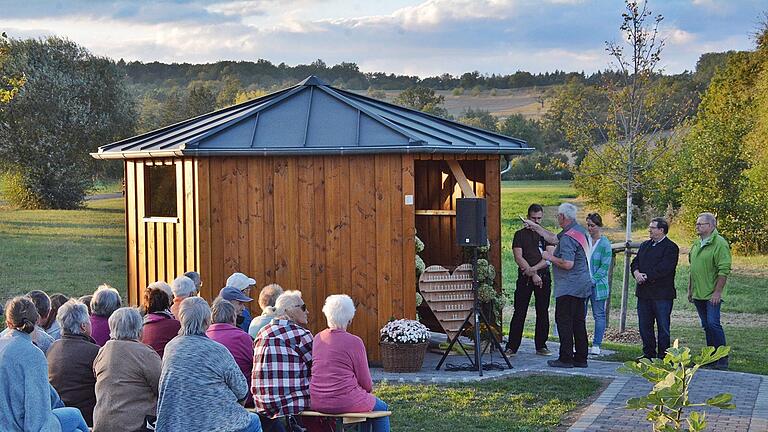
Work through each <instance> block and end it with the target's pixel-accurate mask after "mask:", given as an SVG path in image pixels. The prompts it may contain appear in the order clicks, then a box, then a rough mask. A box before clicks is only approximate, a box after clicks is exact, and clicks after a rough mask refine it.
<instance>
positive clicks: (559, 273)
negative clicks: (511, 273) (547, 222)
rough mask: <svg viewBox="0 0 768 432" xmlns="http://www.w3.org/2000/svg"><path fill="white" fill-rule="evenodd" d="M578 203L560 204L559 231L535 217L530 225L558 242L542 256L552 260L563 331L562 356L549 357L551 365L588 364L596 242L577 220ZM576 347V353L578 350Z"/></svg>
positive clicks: (557, 310) (558, 317) (559, 327)
mask: <svg viewBox="0 0 768 432" xmlns="http://www.w3.org/2000/svg"><path fill="white" fill-rule="evenodd" d="M576 210H577V209H576V206H574V205H573V204H570V203H564V204H561V205H560V206H559V207H558V208H557V223H558V225H560V228H562V231H560V233H558V234H557V235H555V234H554V233H552V232H550V231H548V230H546V229H545V228H544V227H542V226H541V225H538V224H534V223H533V222H532V221H525V225H526V228H529V229H532V230H534V231H536V232H537V233H539V234H540V235H541V236H542V237H544V240H546V241H547V243H550V244H556V245H557V247H556V248H555V251H554V252H549V251H544V252H543V253H542V254H541V255H542V258H544V259H545V260H547V261H549V262H551V263H552V276H553V280H554V282H555V324H556V325H557V333H558V334H559V335H560V357H559V358H558V359H557V360H549V361H547V364H549V365H550V366H551V367H560V368H572V367H581V368H585V367H587V347H588V342H587V325H586V310H585V308H584V299H586V298H587V297H589V295H590V294H591V293H592V277H591V275H590V271H589V258H588V257H590V256H591V254H592V253H591V252H592V251H591V249H592V242H591V240H590V237H589V234H587V230H586V229H584V227H582V226H581V225H579V224H578V223H577V222H576ZM574 348H575V353H574Z"/></svg>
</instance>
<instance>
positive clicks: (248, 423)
mask: <svg viewBox="0 0 768 432" xmlns="http://www.w3.org/2000/svg"><path fill="white" fill-rule="evenodd" d="M179 319H180V321H181V330H180V331H179V336H178V337H176V338H174V339H173V340H172V341H170V342H169V343H168V345H166V346H165V356H164V358H163V370H162V374H161V375H160V396H159V398H158V401H157V425H156V430H158V431H168V432H174V431H179V432H181V431H188V430H200V431H213V430H216V431H231V432H258V431H260V430H261V423H260V422H259V418H258V416H256V415H255V414H251V413H249V412H248V411H247V410H246V409H245V408H243V406H242V403H244V402H245V398H246V396H247V395H248V382H247V381H246V379H245V377H244V376H243V373H242V372H241V371H240V368H238V367H237V363H235V359H234V358H233V357H232V354H230V353H229V351H227V348H226V347H224V346H223V345H221V344H219V343H217V342H214V341H212V340H210V339H209V338H208V337H207V336H206V334H205V331H206V330H207V329H208V327H209V326H210V324H211V308H210V307H208V303H206V302H205V300H204V299H202V298H200V297H190V298H188V299H186V300H184V301H183V302H181V307H180V308H179ZM190 407H193V409H190Z"/></svg>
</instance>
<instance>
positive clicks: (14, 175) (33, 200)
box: [0, 171, 42, 209]
mask: <svg viewBox="0 0 768 432" xmlns="http://www.w3.org/2000/svg"><path fill="white" fill-rule="evenodd" d="M2 184H3V190H2V191H0V192H1V193H2V197H3V198H4V199H5V200H6V201H8V203H9V204H11V205H12V206H14V207H21V208H29V209H38V208H41V207H42V204H41V203H40V201H39V200H38V198H37V197H36V196H35V195H34V194H33V193H32V192H31V191H30V190H29V188H28V187H27V186H25V183H24V176H22V175H21V174H20V173H18V172H12V171H9V172H8V173H6V174H4V175H3V182H2Z"/></svg>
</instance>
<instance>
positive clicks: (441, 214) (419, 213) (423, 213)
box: [414, 210, 456, 216]
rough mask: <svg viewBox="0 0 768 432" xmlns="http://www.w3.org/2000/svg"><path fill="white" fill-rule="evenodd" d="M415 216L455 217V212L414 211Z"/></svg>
mask: <svg viewBox="0 0 768 432" xmlns="http://www.w3.org/2000/svg"><path fill="white" fill-rule="evenodd" d="M414 214H415V215H416V216H456V210H416V211H415V213H414Z"/></svg>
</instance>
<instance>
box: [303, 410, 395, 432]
mask: <svg viewBox="0 0 768 432" xmlns="http://www.w3.org/2000/svg"><path fill="white" fill-rule="evenodd" d="M299 415H300V416H306V417H327V418H331V419H334V420H335V422H336V432H343V431H344V430H345V429H344V426H345V425H354V427H353V428H352V429H349V430H353V431H358V432H366V431H370V430H371V427H370V425H368V424H366V423H365V421H366V420H368V419H376V418H382V417H389V416H391V415H392V411H371V412H361V413H343V414H328V413H322V412H318V411H302V412H301V414H299Z"/></svg>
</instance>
